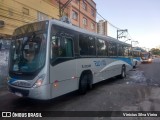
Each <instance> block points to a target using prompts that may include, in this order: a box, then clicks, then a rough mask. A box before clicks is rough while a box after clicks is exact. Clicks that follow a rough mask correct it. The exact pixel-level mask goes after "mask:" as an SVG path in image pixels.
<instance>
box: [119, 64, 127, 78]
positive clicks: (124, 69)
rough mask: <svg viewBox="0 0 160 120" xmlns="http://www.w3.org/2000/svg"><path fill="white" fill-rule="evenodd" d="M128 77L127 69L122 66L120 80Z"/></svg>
mask: <svg viewBox="0 0 160 120" xmlns="http://www.w3.org/2000/svg"><path fill="white" fill-rule="evenodd" d="M125 77H126V67H125V66H122V70H121V74H120V75H119V78H121V79H123V78H125Z"/></svg>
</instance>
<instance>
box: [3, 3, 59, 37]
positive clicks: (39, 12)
mask: <svg viewBox="0 0 160 120" xmlns="http://www.w3.org/2000/svg"><path fill="white" fill-rule="evenodd" d="M53 3H54V4H53ZM49 18H55V19H59V5H58V3H57V2H56V0H0V38H2V37H3V38H7V37H10V36H11V35H12V33H13V31H14V29H15V28H17V27H19V26H21V25H24V24H27V23H30V22H34V21H39V20H44V19H49Z"/></svg>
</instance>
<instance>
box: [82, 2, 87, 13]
mask: <svg viewBox="0 0 160 120" xmlns="http://www.w3.org/2000/svg"><path fill="white" fill-rule="evenodd" d="M82 8H83V9H84V10H86V11H87V4H86V3H85V2H84V1H83V2H82Z"/></svg>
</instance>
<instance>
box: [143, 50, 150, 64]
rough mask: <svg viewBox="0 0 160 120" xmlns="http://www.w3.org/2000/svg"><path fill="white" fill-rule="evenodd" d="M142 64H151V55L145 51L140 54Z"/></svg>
mask: <svg viewBox="0 0 160 120" xmlns="http://www.w3.org/2000/svg"><path fill="white" fill-rule="evenodd" d="M141 59H142V63H151V62H152V54H151V53H150V52H147V51H143V52H141Z"/></svg>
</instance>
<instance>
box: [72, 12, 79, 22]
mask: <svg viewBox="0 0 160 120" xmlns="http://www.w3.org/2000/svg"><path fill="white" fill-rule="evenodd" d="M72 19H74V20H78V13H77V12H75V11H72Z"/></svg>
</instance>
